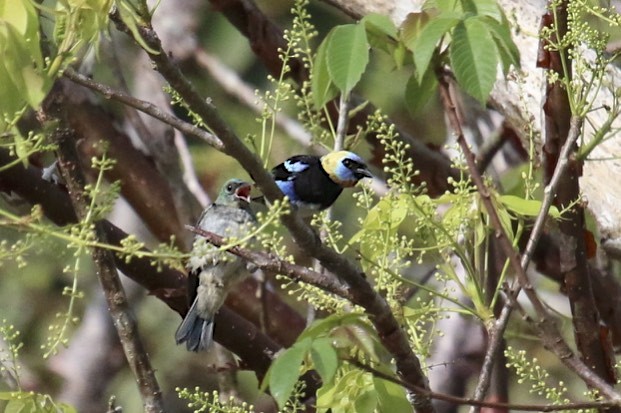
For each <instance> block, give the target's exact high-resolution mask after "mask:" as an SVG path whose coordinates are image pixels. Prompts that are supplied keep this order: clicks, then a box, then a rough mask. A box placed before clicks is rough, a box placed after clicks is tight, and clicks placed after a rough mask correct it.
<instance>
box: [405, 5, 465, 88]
mask: <svg viewBox="0 0 621 413" xmlns="http://www.w3.org/2000/svg"><path fill="white" fill-rule="evenodd" d="M459 22H460V20H459V18H458V17H456V16H455V15H454V14H451V13H445V14H442V15H440V16H438V17H436V18H435V19H432V20H431V21H429V23H428V24H427V25H425V27H424V28H423V30H422V31H421V32H420V35H419V36H418V37H416V38H415V39H414V42H412V43H409V44H406V47H407V48H408V49H410V50H411V51H412V53H413V54H414V66H415V67H416V76H418V78H419V79H422V78H423V77H424V75H425V72H426V71H427V70H428V67H429V63H430V62H431V58H432V57H433V54H434V52H435V51H436V48H437V47H438V44H439V42H440V39H442V37H443V36H444V35H445V34H446V33H448V32H449V31H450V30H451V29H452V28H453V27H455V26H456V25H457V23H459Z"/></svg>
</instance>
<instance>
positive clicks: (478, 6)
mask: <svg viewBox="0 0 621 413" xmlns="http://www.w3.org/2000/svg"><path fill="white" fill-rule="evenodd" d="M461 4H462V8H463V10H464V12H465V13H471V14H474V15H476V16H490V17H492V18H494V19H496V20H501V19H502V15H503V13H502V11H501V10H500V8H499V7H498V3H496V0H461Z"/></svg>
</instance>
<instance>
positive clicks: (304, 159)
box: [272, 155, 320, 181]
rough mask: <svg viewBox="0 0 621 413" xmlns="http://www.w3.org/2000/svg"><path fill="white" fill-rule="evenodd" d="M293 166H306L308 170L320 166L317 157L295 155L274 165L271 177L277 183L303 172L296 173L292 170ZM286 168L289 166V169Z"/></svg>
mask: <svg viewBox="0 0 621 413" xmlns="http://www.w3.org/2000/svg"><path fill="white" fill-rule="evenodd" d="M295 164H302V165H308V168H307V169H306V170H308V169H314V168H316V167H317V166H320V162H319V157H317V156H313V155H296V156H292V157H291V158H289V159H287V160H286V161H284V162H283V163H281V164H278V165H276V166H275V167H274V168H273V169H272V176H273V177H274V179H275V180H277V181H286V180H288V179H289V178H291V177H292V176H294V175H298V174H300V173H302V172H303V171H302V172H296V171H295V168H292V166H295ZM287 166H289V168H287Z"/></svg>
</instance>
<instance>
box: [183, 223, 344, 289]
mask: <svg viewBox="0 0 621 413" xmlns="http://www.w3.org/2000/svg"><path fill="white" fill-rule="evenodd" d="M185 227H186V229H188V230H190V231H192V232H193V233H195V234H198V235H200V236H201V237H204V238H205V239H206V240H207V241H209V242H210V243H211V244H213V245H215V246H216V247H222V246H224V248H225V249H226V250H227V251H229V252H231V253H233V254H235V255H237V256H239V257H242V258H243V259H245V260H247V261H250V262H252V263H254V264H256V265H257V266H258V267H259V268H260V269H262V270H263V271H271V272H274V273H276V274H282V275H285V276H287V277H289V278H291V279H292V280H294V281H298V282H300V281H301V282H305V283H307V284H311V285H314V286H316V287H319V288H321V289H322V290H324V291H326V292H328V293H331V294H334V295H337V296H339V297H341V298H345V299H346V300H350V301H351V300H352V296H351V294H350V292H349V290H348V288H347V287H346V286H344V285H342V284H341V283H339V282H338V280H335V279H334V277H333V276H326V274H322V273H320V272H317V271H314V270H311V269H310V268H307V267H303V266H301V265H297V264H292V263H290V262H287V261H284V260H281V259H280V258H277V257H272V256H270V255H269V254H267V253H264V252H258V251H252V250H249V249H246V248H242V247H239V246H234V247H230V248H227V247H226V240H225V238H223V237H221V236H219V235H217V234H214V233H213V232H209V231H205V230H203V229H202V228H199V227H194V226H192V225H186V226H185Z"/></svg>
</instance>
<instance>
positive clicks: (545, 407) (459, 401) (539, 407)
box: [347, 359, 616, 412]
mask: <svg viewBox="0 0 621 413" xmlns="http://www.w3.org/2000/svg"><path fill="white" fill-rule="evenodd" d="M347 361H348V362H349V363H351V364H353V365H354V366H356V367H358V368H359V369H361V370H364V371H366V372H368V373H371V374H373V375H374V376H375V377H379V378H380V379H384V380H386V381H389V382H392V383H396V384H398V385H400V386H403V387H406V388H410V389H411V390H412V391H416V392H420V393H423V394H426V395H427V396H429V397H430V398H432V399H436V400H442V401H445V402H447V403H451V404H455V405H469V406H475V407H488V408H490V409H498V410H502V411H509V410H521V411H530V412H558V411H561V410H580V409H597V408H606V407H613V406H615V405H616V403H615V402H610V401H602V402H573V403H567V404H558V405H557V404H554V405H552V404H510V403H495V402H485V401H480V400H476V399H467V398H463V397H455V396H451V395H449V394H444V393H436V392H432V391H429V390H425V389H419V388H416V387H414V386H412V385H410V384H408V383H404V382H403V381H402V380H399V379H398V378H396V377H393V376H392V375H390V374H388V373H384V372H383V371H380V370H377V369H375V368H373V367H371V366H369V365H368V364H364V363H362V362H360V361H358V360H354V359H348V360H347Z"/></svg>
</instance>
